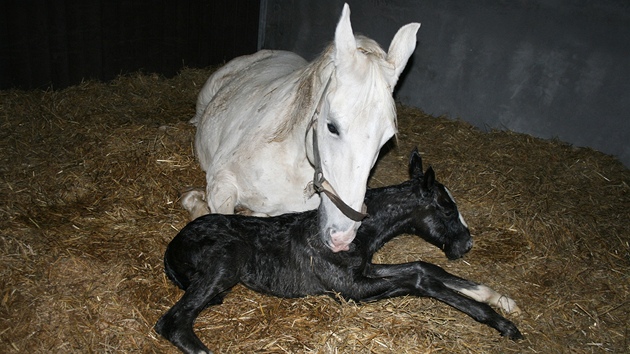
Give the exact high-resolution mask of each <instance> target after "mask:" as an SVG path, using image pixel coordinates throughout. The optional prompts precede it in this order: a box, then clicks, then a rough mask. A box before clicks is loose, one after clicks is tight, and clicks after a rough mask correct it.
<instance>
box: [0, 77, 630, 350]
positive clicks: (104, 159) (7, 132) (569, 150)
mask: <svg viewBox="0 0 630 354" xmlns="http://www.w3.org/2000/svg"><path fill="white" fill-rule="evenodd" d="M210 72H211V69H207V70H194V69H185V70H183V71H182V72H181V73H180V74H179V75H178V76H177V77H175V78H173V79H164V78H162V77H159V76H156V75H146V74H141V73H137V74H133V75H128V76H123V77H120V78H118V79H116V80H114V81H113V82H110V83H98V82H84V83H82V84H80V85H77V86H73V87H70V88H68V89H65V90H62V91H46V92H44V91H28V92H24V91H13V90H11V91H2V92H0V118H1V119H0V124H1V125H2V127H1V129H0V135H1V137H2V138H1V139H0V158H1V159H2V162H1V164H0V171H1V175H2V181H1V182H2V184H1V186H0V292H1V293H0V301H1V303H0V350H1V351H2V352H5V353H6V352H31V353H41V352H58V353H61V352H63V353H72V352H77V353H88V352H96V353H106V352H116V353H125V352H146V353H162V352H176V351H175V349H174V347H172V346H171V345H170V344H169V343H168V342H166V341H165V340H163V339H161V338H159V337H158V336H157V335H156V334H155V332H153V330H152V327H153V324H154V323H155V322H156V321H157V319H158V318H159V316H160V315H161V314H163V313H164V312H165V311H166V310H167V309H168V308H169V307H170V306H171V305H172V304H174V302H175V301H176V300H177V299H178V298H179V296H180V295H181V291H180V290H178V289H177V288H176V287H175V286H174V285H172V284H170V283H169V281H168V280H167V279H166V278H165V276H164V274H163V266H162V256H163V252H164V250H165V247H166V245H167V244H168V242H169V241H170V239H171V238H172V237H173V236H174V235H175V234H176V233H177V231H178V230H179V229H181V228H182V227H183V226H184V225H185V224H186V222H187V217H188V215H187V214H186V212H185V211H184V210H183V209H182V208H181V206H180V205H179V203H178V195H179V193H180V192H181V191H182V190H183V189H185V188H186V187H189V186H203V184H204V175H203V172H202V171H201V170H200V169H199V167H198V165H197V163H196V161H195V158H194V155H193V151H192V139H193V136H194V128H193V127H192V126H190V125H189V124H188V123H187V120H188V119H189V118H190V117H192V115H193V114H194V109H195V99H196V94H197V92H198V91H199V89H200V88H201V85H202V84H203V82H204V81H205V79H206V78H207V76H208V75H209V74H210ZM398 114H399V117H398V120H399V135H398V139H397V143H396V144H393V143H392V144H389V145H387V147H386V149H385V150H384V151H383V153H382V157H381V159H380V161H379V162H378V164H377V166H376V168H375V172H374V175H373V176H372V178H371V179H370V182H369V184H370V185H371V186H382V185H387V184H393V183H398V182H400V181H402V180H404V179H406V171H407V156H408V153H409V151H410V150H411V148H412V147H413V146H415V145H417V146H418V147H419V149H420V151H421V152H422V154H423V158H424V162H425V165H427V166H428V165H429V164H430V165H432V166H433V167H434V169H435V170H436V174H437V177H438V179H439V180H440V181H441V182H443V183H444V184H445V185H447V186H449V188H450V189H451V190H452V192H453V194H454V196H455V198H456V199H457V200H458V205H459V206H460V209H461V211H462V214H463V215H464V216H465V217H466V220H467V222H468V224H469V225H470V227H471V231H472V233H473V235H474V240H475V245H474V247H473V250H472V251H471V252H470V253H469V254H468V255H466V257H464V259H462V260H458V261H447V260H446V259H445V257H444V256H443V254H442V253H441V252H440V251H439V250H437V249H436V248H434V247H432V246H429V245H427V244H426V243H424V242H423V241H422V240H420V239H418V238H415V237H412V236H408V235H403V236H400V237H398V238H396V239H394V240H393V241H392V242H390V243H389V244H388V245H386V247H385V248H384V249H383V250H382V251H380V252H379V253H378V254H377V255H376V257H375V258H376V261H377V262H404V261H410V260H417V259H423V260H427V261H430V262H433V263H436V264H438V265H441V266H443V267H444V268H446V269H447V270H448V271H450V272H452V273H455V274H457V275H460V276H463V277H465V278H468V279H471V280H475V281H479V282H482V283H485V284H488V285H489V286H491V287H493V288H495V289H497V290H498V291H500V292H502V293H505V294H507V295H509V296H511V297H513V298H514V299H515V300H516V301H517V302H518V304H519V305H520V307H521V309H523V310H524V313H523V314H522V315H521V316H520V317H512V320H513V321H514V322H515V323H516V324H517V325H518V326H519V328H520V329H521V331H522V332H523V333H524V335H525V337H526V338H525V340H523V341H520V342H512V341H509V340H506V339H504V338H501V337H500V336H499V335H498V334H497V333H496V332H495V331H494V330H492V329H490V328H488V327H486V326H484V325H481V324H479V323H476V322H475V321H473V320H472V319H470V318H468V317H467V316H465V315H464V314H462V313H459V312H458V311H456V310H454V309H452V308H450V307H448V306H446V305H444V304H442V303H440V302H437V301H434V300H431V299H418V298H411V297H406V298H398V299H392V300H388V301H380V302H375V303H370V304H364V305H357V304H354V303H342V304H339V303H338V302H336V301H335V300H333V299H330V298H327V297H308V298H304V299H279V298H274V297H269V296H263V295H260V294H257V293H255V292H252V291H250V290H248V289H246V288H244V287H242V286H237V287H236V288H235V289H234V291H233V293H232V294H231V295H229V296H228V297H227V298H226V301H225V303H224V304H223V305H221V306H216V307H214V308H210V309H208V310H206V311H204V312H203V313H202V315H201V316H200V317H199V319H198V321H197V323H196V326H195V328H196V331H197V333H198V334H199V336H200V337H201V338H202V340H203V341H204V342H205V343H206V344H207V345H208V346H209V347H210V348H212V349H213V350H215V351H216V352H218V353H238V352H257V353H428V352H445V353H450V352H458V353H460V352H469V353H487V352H501V353H510V352H532V353H551V352H572V353H591V352H595V353H597V352H629V351H630V339H629V338H630V337H629V328H628V326H629V319H630V317H629V315H630V304H629V300H630V299H629V297H628V294H629V291H630V280H629V279H628V277H629V275H630V244H629V242H630V226H629V223H628V222H629V220H630V218H629V216H630V195H629V192H630V187H629V184H630V171H629V170H628V169H626V168H625V167H623V166H622V165H621V164H620V163H619V162H618V161H617V160H615V159H614V158H612V157H610V156H606V155H604V154H601V153H599V152H596V151H593V150H590V149H585V148H574V147H572V146H570V145H568V144H565V143H562V142H559V141H546V140H540V139H536V138H533V137H531V136H528V135H523V134H516V133H511V132H503V131H491V132H481V131H479V130H477V129H475V128H474V127H472V126H470V125H468V124H466V123H464V122H461V121H452V120H447V119H445V118H441V117H437V118H436V117H431V116H428V115H426V114H424V113H422V112H421V111H419V110H417V109H415V108H409V107H404V106H399V107H398ZM508 317H511V316H508Z"/></svg>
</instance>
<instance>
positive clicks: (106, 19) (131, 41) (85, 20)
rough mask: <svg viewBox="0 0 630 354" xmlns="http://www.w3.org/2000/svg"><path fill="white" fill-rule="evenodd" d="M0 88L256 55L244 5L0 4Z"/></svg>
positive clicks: (255, 8) (167, 70)
mask: <svg viewBox="0 0 630 354" xmlns="http://www.w3.org/2000/svg"><path fill="white" fill-rule="evenodd" d="M0 9H2V10H1V11H0V89H6V88H12V87H17V88H24V89H30V88H46V87H48V86H50V85H52V86H53V87H54V88H63V87H66V86H69V85H73V84H76V83H79V82H81V80H83V79H99V80H109V79H112V78H114V77H115V76H116V75H118V74H121V73H128V72H133V71H137V70H143V71H146V72H157V73H160V74H163V75H166V76H171V75H173V74H175V73H176V72H177V71H178V70H179V69H181V68H182V67H183V66H188V67H206V66H209V65H213V64H219V63H223V62H224V61H226V60H229V59H232V58H234V57H236V56H239V55H242V54H249V53H252V52H254V51H256V47H257V38H258V35H257V30H258V19H259V3H258V2H257V1H251V0H220V1H216V0H203V1H200V0H196V1H151V0H133V1H128V0H127V1H120V0H118V1H116V0H111V1H108V0H89V1H85V0H56V1H43V0H37V1H35V0H22V1H3V2H2V4H1V5H0Z"/></svg>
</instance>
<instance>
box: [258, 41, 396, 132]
mask: <svg viewBox="0 0 630 354" xmlns="http://www.w3.org/2000/svg"><path fill="white" fill-rule="evenodd" d="M355 38H356V42H357V51H358V52H360V53H357V54H363V55H365V56H366V57H367V58H368V59H369V60H368V63H369V65H368V67H367V69H366V72H365V75H364V77H365V78H366V81H365V82H366V85H363V87H361V88H360V90H359V93H358V97H362V98H363V99H362V100H360V101H359V102H357V103H358V104H361V105H362V106H363V107H366V109H369V105H370V101H372V100H373V98H374V97H390V98H391V88H390V87H389V86H387V85H378V83H379V82H382V81H383V80H385V78H384V77H383V71H385V72H389V71H391V70H392V69H391V68H390V67H388V66H387V65H386V57H387V54H386V53H385V52H384V51H383V49H381V47H380V46H379V45H378V43H376V42H375V41H374V40H372V39H370V38H367V37H364V36H361V35H357V36H356V37H355ZM334 50H335V48H334V43H331V44H329V45H328V46H327V47H326V48H325V49H324V51H323V52H322V54H320V55H319V56H318V57H317V58H315V60H313V61H312V62H310V63H309V64H308V65H306V67H305V68H304V69H303V71H302V73H301V75H300V76H299V79H298V82H297V87H296V94H295V95H294V97H293V102H292V103H291V106H292V108H291V109H290V110H288V111H287V114H286V115H285V116H284V117H282V119H281V122H280V123H279V124H278V126H277V129H276V130H275V131H274V133H273V134H272V135H271V137H270V139H269V141H270V142H272V141H274V142H279V141H283V140H284V139H286V137H287V136H288V135H289V133H291V132H292V131H293V129H294V128H295V127H296V126H298V125H299V124H300V123H302V122H304V120H310V119H312V118H313V114H314V113H315V108H316V107H315V106H316V105H317V104H318V102H319V99H320V96H321V94H322V93H323V92H322V90H323V88H324V85H326V83H327V81H328V80H329V78H330V79H333V78H332V77H331V76H332V75H334V70H335V63H334V62H333V58H332V56H333V53H334ZM390 100H391V102H390V106H389V107H387V108H386V109H387V110H388V112H386V116H387V117H388V118H390V119H393V121H394V122H393V123H394V125H395V126H396V125H397V124H396V110H395V106H394V101H393V99H390Z"/></svg>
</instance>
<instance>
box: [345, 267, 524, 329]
mask: <svg viewBox="0 0 630 354" xmlns="http://www.w3.org/2000/svg"><path fill="white" fill-rule="evenodd" d="M364 274H365V276H366V277H365V278H362V279H357V283H359V284H360V283H365V284H366V289H365V290H364V291H365V295H366V296H365V297H364V298H362V299H361V300H362V301H372V300H379V299H383V298H390V297H395V296H402V295H414V296H420V297H432V298H434V299H437V300H440V301H442V302H444V303H446V304H448V305H450V306H452V307H454V308H456V309H458V310H460V311H462V312H464V313H466V314H467V315H469V316H471V317H472V318H474V319H475V320H476V321H478V322H481V323H484V324H487V325H489V326H490V327H493V328H495V329H496V330H498V331H499V333H501V335H502V336H507V337H509V338H511V339H514V340H516V339H521V338H522V337H523V336H522V334H521V333H520V331H519V330H518V328H516V326H515V325H514V324H513V323H512V322H510V321H509V320H507V319H506V318H504V317H503V316H501V315H499V314H498V313H497V312H496V311H494V310H493V309H492V308H491V307H490V306H488V305H487V304H486V303H484V301H485V302H488V303H492V304H494V305H497V306H501V307H502V305H503V304H511V307H512V310H514V309H518V308H517V307H516V305H515V304H514V301H513V300H511V299H509V298H505V299H506V301H503V302H502V301H499V300H496V301H495V298H496V296H494V295H495V294H498V293H496V292H495V291H494V290H492V289H490V288H488V287H486V286H485V285H481V284H477V283H474V282H471V281H468V280H466V279H462V278H459V277H457V276H454V275H452V274H450V273H448V272H446V271H445V270H443V269H442V268H440V267H438V266H436V265H433V264H430V263H426V262H413V263H403V264H393V265H385V264H369V265H368V267H367V268H366V269H365V272H364ZM370 286H372V287H373V288H372V291H367V290H368V289H369V287H370ZM462 294H465V295H466V296H464V295H462ZM500 297H501V296H500V295H499V298H500ZM477 299H479V300H477ZM480 301H482V302H480Z"/></svg>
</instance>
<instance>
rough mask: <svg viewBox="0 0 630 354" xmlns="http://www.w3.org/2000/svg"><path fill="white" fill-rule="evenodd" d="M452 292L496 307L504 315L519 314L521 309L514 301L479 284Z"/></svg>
mask: <svg viewBox="0 0 630 354" xmlns="http://www.w3.org/2000/svg"><path fill="white" fill-rule="evenodd" d="M454 290H457V291H458V292H460V293H462V294H464V295H466V296H468V297H469V298H471V299H473V300H476V301H479V302H483V303H486V304H488V305H492V306H496V307H498V308H500V309H502V310H503V311H505V313H510V314H515V315H518V314H520V313H521V309H520V308H519V307H518V306H517V305H516V302H515V301H514V300H512V299H510V298H509V297H507V296H505V295H501V294H499V293H498V292H496V291H494V290H492V289H490V288H489V287H487V286H485V285H482V284H479V285H477V286H476V287H474V288H469V289H466V288H460V289H454Z"/></svg>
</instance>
